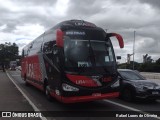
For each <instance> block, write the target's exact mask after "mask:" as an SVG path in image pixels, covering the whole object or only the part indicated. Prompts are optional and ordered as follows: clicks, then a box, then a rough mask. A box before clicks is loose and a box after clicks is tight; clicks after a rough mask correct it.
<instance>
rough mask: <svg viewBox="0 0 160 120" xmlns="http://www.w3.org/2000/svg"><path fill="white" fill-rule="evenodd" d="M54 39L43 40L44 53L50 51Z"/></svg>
mask: <svg viewBox="0 0 160 120" xmlns="http://www.w3.org/2000/svg"><path fill="white" fill-rule="evenodd" d="M53 45H54V41H49V42H45V43H44V45H43V52H44V53H52V50H53Z"/></svg>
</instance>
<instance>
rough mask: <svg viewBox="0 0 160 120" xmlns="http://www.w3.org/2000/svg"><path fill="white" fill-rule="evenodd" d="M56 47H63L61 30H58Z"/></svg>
mask: <svg viewBox="0 0 160 120" xmlns="http://www.w3.org/2000/svg"><path fill="white" fill-rule="evenodd" d="M56 45H57V46H58V47H63V32H62V31H61V30H60V29H58V30H57V33H56Z"/></svg>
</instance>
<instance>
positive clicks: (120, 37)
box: [107, 33, 124, 48]
mask: <svg viewBox="0 0 160 120" xmlns="http://www.w3.org/2000/svg"><path fill="white" fill-rule="evenodd" d="M114 36H115V37H116V38H117V40H118V42H119V46H120V48H123V47H124V42H123V38H122V36H121V35H120V34H117V33H107V37H114Z"/></svg>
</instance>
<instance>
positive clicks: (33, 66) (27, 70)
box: [22, 55, 43, 89]
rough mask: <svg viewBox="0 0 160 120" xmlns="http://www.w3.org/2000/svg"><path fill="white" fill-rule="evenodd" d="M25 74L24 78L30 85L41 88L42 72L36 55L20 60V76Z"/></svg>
mask: <svg viewBox="0 0 160 120" xmlns="http://www.w3.org/2000/svg"><path fill="white" fill-rule="evenodd" d="M25 75H26V79H27V81H28V82H29V83H31V84H32V85H34V86H36V87H38V88H40V89H43V82H42V73H41V70H40V63H39V57H38V55H33V56H29V57H26V58H25V59H23V61H22V77H24V76H25Z"/></svg>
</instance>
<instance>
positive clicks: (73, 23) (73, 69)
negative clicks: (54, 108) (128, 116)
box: [21, 20, 124, 103]
mask: <svg viewBox="0 0 160 120" xmlns="http://www.w3.org/2000/svg"><path fill="white" fill-rule="evenodd" d="M110 37H116V38H117V40H118V42H119V46H120V48H123V47H124V43H123V38H122V36H121V35H119V34H117V33H106V32H105V31H104V30H103V29H102V28H100V27H97V26H96V25H95V24H93V23H90V22H87V21H84V20H67V21H63V22H61V23H59V24H57V25H56V26H54V27H52V28H51V29H49V30H47V31H45V32H44V33H43V34H41V35H40V36H39V37H37V38H36V39H35V40H33V41H32V42H31V43H29V44H28V45H26V46H25V47H24V48H23V50H22V60H21V66H22V70H21V76H22V78H23V80H24V81H25V84H31V85H33V86H35V87H37V88H38V89H40V90H42V91H44V93H45V94H46V97H47V99H49V100H51V99H52V98H55V99H57V100H58V101H60V102H62V103H75V102H86V101H93V100H100V99H108V98H115V97H118V96H119V80H118V79H117V76H118V73H117V64H116V58H115V54H114V50H113V46H112V43H111V39H110Z"/></svg>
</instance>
